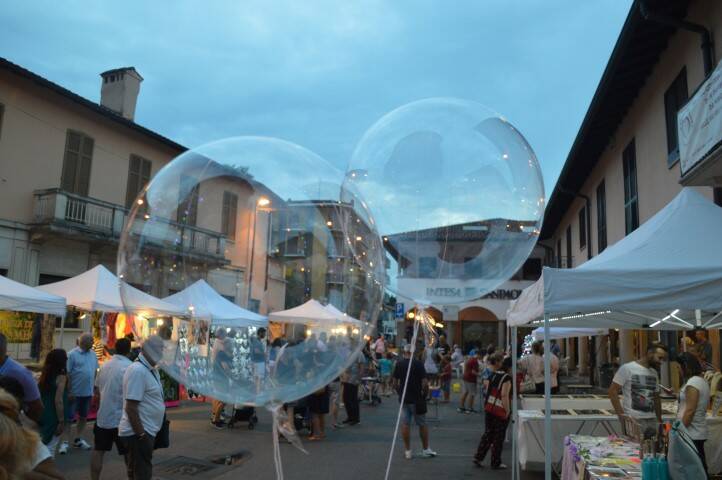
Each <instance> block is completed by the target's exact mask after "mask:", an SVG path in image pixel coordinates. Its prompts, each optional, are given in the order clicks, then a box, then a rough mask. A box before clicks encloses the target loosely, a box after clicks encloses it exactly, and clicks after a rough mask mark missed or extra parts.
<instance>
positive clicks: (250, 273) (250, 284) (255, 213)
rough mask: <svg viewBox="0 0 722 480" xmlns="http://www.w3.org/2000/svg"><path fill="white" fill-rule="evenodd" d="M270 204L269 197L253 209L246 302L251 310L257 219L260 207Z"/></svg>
mask: <svg viewBox="0 0 722 480" xmlns="http://www.w3.org/2000/svg"><path fill="white" fill-rule="evenodd" d="M270 204H271V200H270V199H269V198H268V197H260V198H259V199H258V200H257V201H256V205H255V206H254V208H253V222H252V224H251V226H252V227H253V236H252V237H251V258H250V260H249V265H248V300H247V302H246V306H247V307H249V308H250V306H251V305H250V304H251V298H253V297H252V293H253V257H254V255H255V251H256V219H257V218H258V207H261V208H263V207H267V206H269V205H270Z"/></svg>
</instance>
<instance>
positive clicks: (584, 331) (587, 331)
mask: <svg viewBox="0 0 722 480" xmlns="http://www.w3.org/2000/svg"><path fill="white" fill-rule="evenodd" d="M607 333H609V330H607V329H604V328H564V327H553V328H550V329H549V338H550V339H552V340H560V339H562V338H574V337H592V336H594V335H606V334H607ZM531 334H532V336H533V337H534V340H544V327H539V328H537V329H535V330H534V331H533V332H531Z"/></svg>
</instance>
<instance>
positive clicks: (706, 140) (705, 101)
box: [677, 64, 722, 176]
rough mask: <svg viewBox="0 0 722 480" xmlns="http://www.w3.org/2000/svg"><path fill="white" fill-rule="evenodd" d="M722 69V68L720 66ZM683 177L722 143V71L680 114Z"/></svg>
mask: <svg viewBox="0 0 722 480" xmlns="http://www.w3.org/2000/svg"><path fill="white" fill-rule="evenodd" d="M721 65H722V64H721ZM677 132H678V137H679V159H680V161H679V164H680V169H681V170H682V176H684V175H685V174H686V173H687V172H689V171H690V170H691V169H692V168H693V167H694V166H695V165H697V164H698V163H699V161H700V160H702V159H703V158H704V157H705V156H706V155H707V154H708V153H710V151H711V150H712V149H713V148H714V146H715V145H717V144H718V143H719V142H720V140H722V67H720V65H717V68H716V69H715V71H714V72H712V75H711V76H710V78H708V79H707V81H706V82H705V83H704V84H703V85H702V86H701V87H700V88H699V89H698V90H697V93H695V94H694V96H693V97H692V98H691V99H690V100H689V102H687V104H686V105H685V106H684V107H682V108H681V109H680V111H679V113H678V114H677Z"/></svg>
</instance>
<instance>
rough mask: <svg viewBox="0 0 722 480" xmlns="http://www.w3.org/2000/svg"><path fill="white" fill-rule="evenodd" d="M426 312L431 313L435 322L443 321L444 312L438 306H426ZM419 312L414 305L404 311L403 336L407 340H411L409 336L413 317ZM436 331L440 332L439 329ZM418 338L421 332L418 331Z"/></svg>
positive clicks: (412, 328) (411, 334)
mask: <svg viewBox="0 0 722 480" xmlns="http://www.w3.org/2000/svg"><path fill="white" fill-rule="evenodd" d="M426 312H427V313H428V314H429V315H431V316H432V317H433V318H434V321H435V322H436V323H441V324H443V321H444V313H443V312H442V311H441V310H439V309H438V308H434V307H426ZM418 313H419V311H418V309H417V308H416V307H414V308H412V309H411V310H409V311H408V312H407V313H406V318H405V319H404V320H405V321H404V333H403V336H404V338H406V341H407V342H410V341H411V337H412V336H413V334H414V318H415V317H416V315H417V314H418ZM438 333H442V332H441V331H439V332H438ZM419 338H421V333H419Z"/></svg>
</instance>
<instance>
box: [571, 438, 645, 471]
mask: <svg viewBox="0 0 722 480" xmlns="http://www.w3.org/2000/svg"><path fill="white" fill-rule="evenodd" d="M562 448H563V450H564V459H563V462H562V473H561V479H562V480H586V479H589V480H601V479H604V478H621V479H626V480H634V479H639V478H641V477H642V473H641V460H640V452H639V445H638V444H636V443H634V442H630V441H629V440H626V439H624V438H620V437H617V436H616V435H609V436H605V437H596V436H589V435H580V434H572V435H569V436H567V437H565V439H564V442H563V444H562Z"/></svg>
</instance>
